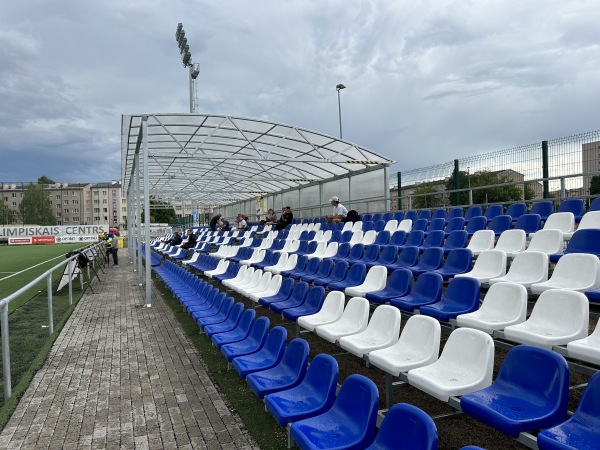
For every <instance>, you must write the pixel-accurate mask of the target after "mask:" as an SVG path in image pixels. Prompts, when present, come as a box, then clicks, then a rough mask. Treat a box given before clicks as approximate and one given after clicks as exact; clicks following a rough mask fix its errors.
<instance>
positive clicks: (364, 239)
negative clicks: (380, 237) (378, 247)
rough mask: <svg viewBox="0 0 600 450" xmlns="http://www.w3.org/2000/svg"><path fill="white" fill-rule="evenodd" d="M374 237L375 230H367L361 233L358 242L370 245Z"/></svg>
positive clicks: (375, 235)
mask: <svg viewBox="0 0 600 450" xmlns="http://www.w3.org/2000/svg"><path fill="white" fill-rule="evenodd" d="M375 239H377V231H375V230H369V231H367V232H366V233H364V234H363V237H362V239H361V240H360V243H361V244H363V245H371V244H372V243H374V242H375Z"/></svg>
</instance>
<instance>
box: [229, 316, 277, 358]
mask: <svg viewBox="0 0 600 450" xmlns="http://www.w3.org/2000/svg"><path fill="white" fill-rule="evenodd" d="M269 324H270V322H269V319H268V318H267V317H264V316H263V317H259V318H258V319H256V320H255V321H254V324H253V325H252V329H251V330H250V333H249V334H248V336H246V338H245V339H242V340H241V341H238V342H232V343H230V344H224V345H222V346H221V348H220V349H219V350H220V351H221V353H222V354H223V356H224V357H225V359H226V360H227V362H228V363H230V362H231V361H232V360H233V358H235V357H237V356H244V355H249V354H250V353H255V352H257V351H259V350H260V349H261V347H262V346H263V344H264V343H265V340H266V339H267V334H268V333H269Z"/></svg>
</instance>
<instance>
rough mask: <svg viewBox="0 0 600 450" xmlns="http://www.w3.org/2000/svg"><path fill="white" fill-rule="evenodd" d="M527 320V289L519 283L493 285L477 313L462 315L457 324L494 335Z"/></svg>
mask: <svg viewBox="0 0 600 450" xmlns="http://www.w3.org/2000/svg"><path fill="white" fill-rule="evenodd" d="M526 318H527V289H525V287H524V286H522V285H520V284H517V283H496V284H494V285H492V286H491V287H490V288H489V289H488V291H487V293H486V294H485V298H484V299H483V303H482V304H481V306H480V307H479V309H478V310H477V311H474V312H472V313H468V314H460V315H459V316H458V317H456V323H458V325H459V326H461V327H469V328H475V329H477V330H481V331H485V332H486V333H488V334H493V332H494V331H495V330H503V329H504V328H506V327H508V326H510V325H516V324H518V323H523V322H525V319H526Z"/></svg>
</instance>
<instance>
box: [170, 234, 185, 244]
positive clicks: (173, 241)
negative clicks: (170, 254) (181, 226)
mask: <svg viewBox="0 0 600 450" xmlns="http://www.w3.org/2000/svg"><path fill="white" fill-rule="evenodd" d="M182 241H183V238H182V237H181V233H180V232H179V231H176V232H175V235H174V236H173V237H172V238H171V240H170V241H169V242H167V244H169V245H172V246H176V245H181V242H182Z"/></svg>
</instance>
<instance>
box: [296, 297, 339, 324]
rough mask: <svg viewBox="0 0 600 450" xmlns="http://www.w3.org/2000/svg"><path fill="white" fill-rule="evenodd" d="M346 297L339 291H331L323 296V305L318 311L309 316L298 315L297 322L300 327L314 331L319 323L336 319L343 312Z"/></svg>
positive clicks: (326, 322)
mask: <svg viewBox="0 0 600 450" xmlns="http://www.w3.org/2000/svg"><path fill="white" fill-rule="evenodd" d="M345 302H346V298H345V296H344V293H343V292H341V291H331V292H329V293H328V294H327V297H325V301H324V302H323V306H321V309H320V310H319V312H317V313H315V314H311V315H309V316H301V317H298V320H297V323H298V325H299V326H300V327H302V328H304V329H306V330H308V331H314V330H315V328H316V327H318V326H320V325H326V324H328V323H333V322H336V321H338V320H339V319H340V318H341V317H342V314H343V313H344V305H345Z"/></svg>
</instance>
